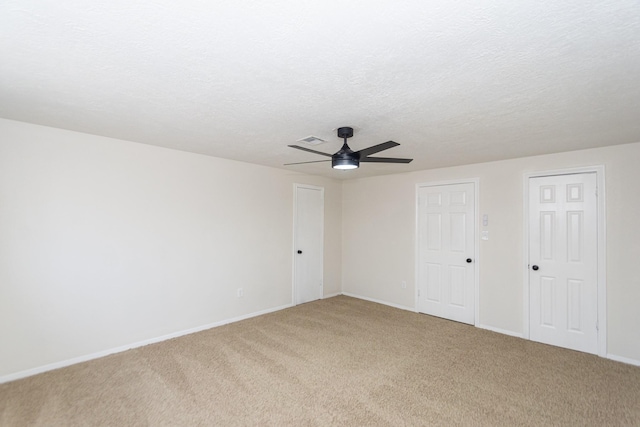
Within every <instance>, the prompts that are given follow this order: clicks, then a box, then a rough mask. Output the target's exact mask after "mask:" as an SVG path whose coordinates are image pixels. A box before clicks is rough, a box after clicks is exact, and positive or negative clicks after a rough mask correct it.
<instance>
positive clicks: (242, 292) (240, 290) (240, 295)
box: [238, 288, 244, 298]
mask: <svg viewBox="0 0 640 427" xmlns="http://www.w3.org/2000/svg"><path fill="white" fill-rule="evenodd" d="M243 296H244V291H243V290H242V288H238V298H242V297H243Z"/></svg>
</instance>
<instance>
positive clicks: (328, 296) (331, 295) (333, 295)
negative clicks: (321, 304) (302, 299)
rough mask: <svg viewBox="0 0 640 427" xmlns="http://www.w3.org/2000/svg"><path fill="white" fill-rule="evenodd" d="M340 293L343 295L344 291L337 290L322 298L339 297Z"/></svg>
mask: <svg viewBox="0 0 640 427" xmlns="http://www.w3.org/2000/svg"><path fill="white" fill-rule="evenodd" d="M338 295H342V292H336V293H335V294H328V295H323V296H322V299H327V298H333V297H337V296H338Z"/></svg>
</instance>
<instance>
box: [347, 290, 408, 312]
mask: <svg viewBox="0 0 640 427" xmlns="http://www.w3.org/2000/svg"><path fill="white" fill-rule="evenodd" d="M342 295H344V296H346V297H351V298H358V299H361V300H365V301H370V302H375V303H376V304H382V305H388V306H389V307H393V308H399V309H400V310H407V311H415V310H414V309H413V307H408V306H406V305H399V304H394V303H392V302H387V301H382V300H379V299H375V298H369V297H363V296H362V295H356V294H351V293H349V292H343V293H342Z"/></svg>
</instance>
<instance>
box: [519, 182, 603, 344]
mask: <svg viewBox="0 0 640 427" xmlns="http://www.w3.org/2000/svg"><path fill="white" fill-rule="evenodd" d="M596 197H597V195H596V174H595V173H580V174H572V175H558V176H547V177H536V178H530V180H529V245H530V246H529V292H530V295H529V303H530V306H529V315H530V323H529V329H530V330H529V332H530V338H531V339H532V340H534V341H539V342H543V343H546V344H551V345H556V346H560V347H566V348H570V349H574V350H579V351H584V352H588V353H597V351H598V331H597V320H598V311H597V308H598V300H597V248H598V245H597V236H598V235H597V198H596Z"/></svg>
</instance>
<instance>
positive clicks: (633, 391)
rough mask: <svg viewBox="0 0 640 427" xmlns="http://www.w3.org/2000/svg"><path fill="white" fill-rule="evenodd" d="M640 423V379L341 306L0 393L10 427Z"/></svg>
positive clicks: (317, 305) (350, 302)
mask: <svg viewBox="0 0 640 427" xmlns="http://www.w3.org/2000/svg"><path fill="white" fill-rule="evenodd" d="M552 424H553V425H594V426H595V425H597V426H602V425H629V426H632V425H635V426H639V425H640V368H638V367H634V366H630V365H625V364H622V363H617V362H613V361H610V360H606V359H602V358H599V357H596V356H592V355H587V354H583V353H578V352H573V351H569V350H564V349H560V348H554V347H550V346H546V345H542V344H537V343H533V342H529V341H525V340H522V339H518V338H513V337H508V336H505V335H501V334H497V333H493V332H489V331H485V330H481V329H477V328H474V327H471V326H467V325H462V324H459V323H455V322H450V321H446V320H442V319H438V318H434V317H430V316H426V315H423V314H415V313H411V312H407V311H402V310H398V309H394V308H390V307H386V306H383V305H379V304H374V303H371V302H366V301H361V300H357V299H354V298H349V297H345V296H340V297H335V298H331V299H327V300H322V301H317V302H313V303H309V304H304V305H301V306H297V307H294V308H291V309H288V310H283V311H280V312H277V313H272V314H268V315H265V316H261V317H257V318H253V319H249V320H245V321H242V322H238V323H234V324H231V325H227V326H223V327H219V328H215V329H211V330H208V331H204V332H200V333H197V334H193V335H189V336H186V337H182V338H177V339H174V340H170V341H166V342H163V343H159V344H154V345H150V346H147V347H143V348H139V349H135V350H130V351H127V352H124V353H120V354H116V355H112V356H108V357H105V358H102V359H99V360H94V361H90V362H86V363H82V364H79V365H75V366H71V367H68V368H64V369H59V370H57V371H52V372H48V373H44V374H41V375H37V376H34V377H31V378H27V379H24V380H20V381H15V382H11V383H7V384H3V385H0V425H2V426H39V425H50V426H91V425H113V426H133V425H149V426H162V425H222V426H231V425H279V426H284V425H290V426H294V425H295V426H302V425H317V426H327V425H348V426H364V425H389V426H402V425H552Z"/></svg>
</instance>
